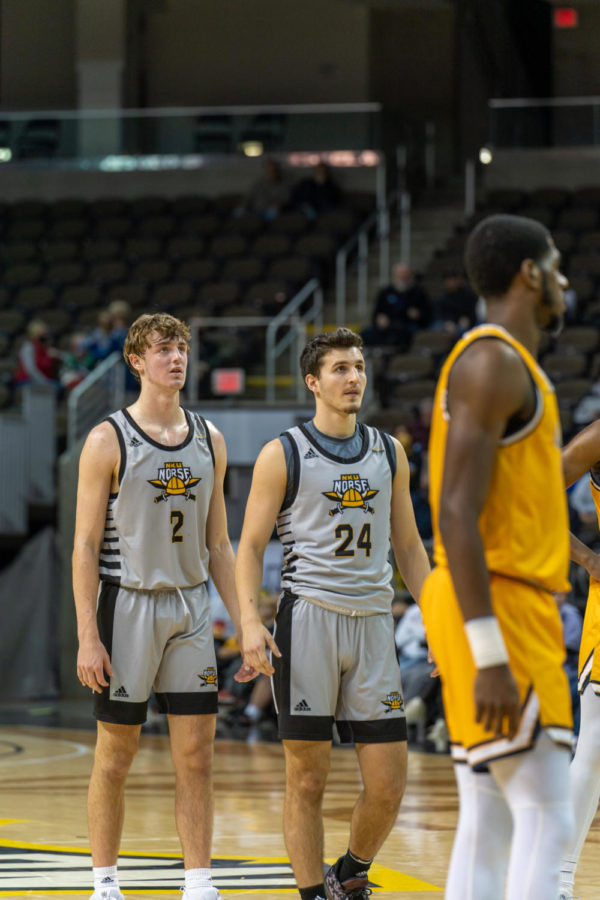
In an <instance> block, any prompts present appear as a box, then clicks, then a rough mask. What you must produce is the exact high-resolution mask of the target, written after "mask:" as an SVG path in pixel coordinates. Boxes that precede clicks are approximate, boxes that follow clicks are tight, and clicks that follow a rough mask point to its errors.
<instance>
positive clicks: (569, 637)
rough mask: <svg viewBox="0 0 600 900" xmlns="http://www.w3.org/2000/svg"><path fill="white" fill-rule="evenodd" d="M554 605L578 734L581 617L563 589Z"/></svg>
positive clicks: (574, 724) (556, 594) (574, 723)
mask: <svg viewBox="0 0 600 900" xmlns="http://www.w3.org/2000/svg"><path fill="white" fill-rule="evenodd" d="M554 599H555V600H556V605H557V606H558V611H559V613H560V620H561V622H562V627H563V636H564V639H565V650H566V651H567V656H566V659H565V663H564V669H565V672H566V673H567V677H568V679H569V688H570V691H571V704H572V706H573V731H574V732H575V734H579V713H580V709H579V691H578V690H577V682H578V676H579V645H580V643H581V632H582V629H583V619H582V617H581V613H580V612H579V610H578V609H577V607H576V606H575V604H574V603H571V602H570V600H569V595H568V594H567V593H566V592H564V591H559V592H557V593H555V594H554Z"/></svg>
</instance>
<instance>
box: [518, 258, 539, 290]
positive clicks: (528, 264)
mask: <svg viewBox="0 0 600 900" xmlns="http://www.w3.org/2000/svg"><path fill="white" fill-rule="evenodd" d="M520 275H521V277H522V279H523V281H524V282H525V284H526V285H527V287H530V288H533V289H534V290H535V289H536V288H538V287H539V286H540V284H541V280H542V270H541V269H540V267H539V265H538V263H536V262H535V260H533V259H524V260H523V262H522V263H521V268H520Z"/></svg>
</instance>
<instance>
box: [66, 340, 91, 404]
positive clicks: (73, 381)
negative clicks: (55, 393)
mask: <svg viewBox="0 0 600 900" xmlns="http://www.w3.org/2000/svg"><path fill="white" fill-rule="evenodd" d="M94 362H95V360H94V356H93V354H92V353H91V351H90V349H89V347H88V338H87V335H85V334H83V333H81V332H76V333H75V334H72V335H71V337H70V340H69V349H68V350H67V352H66V353H64V354H63V358H62V364H61V367H60V383H61V384H62V386H63V387H64V388H66V389H67V390H68V391H70V390H71V389H72V388H74V387H75V386H76V385H77V384H79V383H80V382H81V381H83V379H84V378H85V377H86V376H87V375H89V373H90V372H91V370H92V368H93V367H94Z"/></svg>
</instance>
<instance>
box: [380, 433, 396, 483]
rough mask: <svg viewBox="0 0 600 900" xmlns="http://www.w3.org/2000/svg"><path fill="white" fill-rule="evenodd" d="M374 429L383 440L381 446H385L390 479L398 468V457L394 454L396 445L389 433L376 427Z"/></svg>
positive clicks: (394, 475)
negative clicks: (390, 473)
mask: <svg viewBox="0 0 600 900" xmlns="http://www.w3.org/2000/svg"><path fill="white" fill-rule="evenodd" d="M375 431H376V432H377V434H378V435H379V437H380V438H381V440H382V441H383V446H384V447H385V455H386V456H387V461H388V463H389V464H390V469H391V472H392V481H393V480H394V478H395V477H396V471H397V469H398V458H397V456H396V447H395V446H394V442H393V440H392V438H391V436H390V435H389V434H387V432H385V431H380V430H379V428H376V429H375Z"/></svg>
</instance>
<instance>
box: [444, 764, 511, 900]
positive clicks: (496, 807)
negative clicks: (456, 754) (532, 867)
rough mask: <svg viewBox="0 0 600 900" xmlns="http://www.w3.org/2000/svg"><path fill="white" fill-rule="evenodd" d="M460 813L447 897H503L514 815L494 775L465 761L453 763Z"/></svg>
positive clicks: (485, 899)
mask: <svg viewBox="0 0 600 900" xmlns="http://www.w3.org/2000/svg"><path fill="white" fill-rule="evenodd" d="M454 774H455V777H456V784H457V786H458V798H459V817H458V827H457V829H456V835H455V837H454V846H453V847H452V857H451V859H450V868H449V869H448V878H447V881H446V892H445V894H444V897H445V898H446V900H502V897H503V896H504V880H505V876H506V870H507V868H508V856H509V851H510V839H511V832H512V817H511V814H510V811H509V809H508V806H507V804H506V800H505V799H504V797H503V795H502V792H501V791H500V790H499V788H498V786H497V784H496V783H495V781H494V779H493V778H492V776H491V775H490V774H489V773H487V772H474V771H473V770H472V769H471V767H470V766H469V765H467V764H466V763H464V764H460V763H457V764H456V765H455V766H454Z"/></svg>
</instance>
